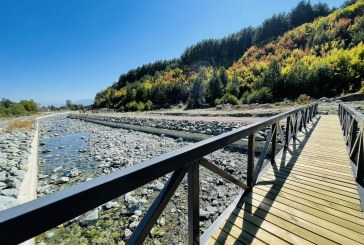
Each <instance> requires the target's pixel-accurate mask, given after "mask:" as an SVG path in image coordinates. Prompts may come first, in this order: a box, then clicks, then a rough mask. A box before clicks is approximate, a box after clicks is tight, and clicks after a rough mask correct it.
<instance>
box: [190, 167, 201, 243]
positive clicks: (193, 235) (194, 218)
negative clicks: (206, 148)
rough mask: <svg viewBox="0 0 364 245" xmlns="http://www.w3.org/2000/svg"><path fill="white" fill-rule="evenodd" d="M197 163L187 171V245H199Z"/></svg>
mask: <svg viewBox="0 0 364 245" xmlns="http://www.w3.org/2000/svg"><path fill="white" fill-rule="evenodd" d="M199 167H200V166H199V162H196V163H193V164H192V165H191V166H190V168H189V170H188V235H189V243H188V244H194V245H197V244H200V207H199V192H200V181H199Z"/></svg>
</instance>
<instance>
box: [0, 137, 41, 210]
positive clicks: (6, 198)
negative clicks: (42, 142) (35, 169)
mask: <svg viewBox="0 0 364 245" xmlns="http://www.w3.org/2000/svg"><path fill="white" fill-rule="evenodd" d="M33 137H34V130H30V131H22V130H12V131H9V132H7V131H2V132H0V211H1V210H4V209H7V208H10V207H13V206H16V205H18V204H19V201H18V195H19V189H20V184H21V182H22V181H23V179H24V175H25V173H26V171H27V170H28V158H29V156H30V153H31V142H32V140H33Z"/></svg>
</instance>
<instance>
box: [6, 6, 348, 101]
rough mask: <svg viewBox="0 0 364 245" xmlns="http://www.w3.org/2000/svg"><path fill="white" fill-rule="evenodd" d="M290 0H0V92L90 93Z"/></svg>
mask: <svg viewBox="0 0 364 245" xmlns="http://www.w3.org/2000/svg"><path fill="white" fill-rule="evenodd" d="M298 2H299V0H260V1H256V0H144V1H141V0H51V1H50V0H30V1H28V0H22V1H21V0H1V1H0V98H3V97H5V98H8V99H11V100H14V101H18V100H21V99H34V100H35V101H36V102H39V103H43V104H44V103H46V102H54V101H65V100H66V99H70V100H73V101H77V100H80V99H86V98H92V99H93V98H94V96H95V94H96V93H97V92H99V91H100V90H101V89H105V88H106V87H107V86H109V85H111V84H112V83H113V82H115V81H117V80H118V78H119V76H120V74H122V73H124V72H127V71H128V70H129V69H132V68H136V67H137V66H140V65H143V64H145V63H149V62H153V61H156V60H159V59H170V58H177V57H179V56H180V55H181V54H182V52H183V51H184V50H185V49H186V47H187V46H190V45H193V44H195V43H196V42H198V41H201V40H203V39H206V38H220V37H224V36H226V35H228V34H231V33H233V32H236V31H238V30H240V29H242V28H243V27H247V26H257V25H259V24H260V23H261V22H262V21H263V20H264V19H266V18H268V17H270V16H272V15H273V14H274V13H279V12H282V11H285V12H287V11H289V10H291V9H292V7H294V6H295V5H296V4H297V3H298ZM317 2H318V0H311V3H317ZM321 2H327V3H328V4H329V6H330V7H333V6H337V7H338V6H340V5H341V4H342V3H343V2H344V0H330V1H329V0H322V1H321Z"/></svg>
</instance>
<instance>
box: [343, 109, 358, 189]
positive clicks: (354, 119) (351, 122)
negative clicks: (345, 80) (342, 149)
mask: <svg viewBox="0 0 364 245" xmlns="http://www.w3.org/2000/svg"><path fill="white" fill-rule="evenodd" d="M338 115H339V118H340V123H341V126H342V130H343V134H344V140H345V143H346V145H347V146H348V152H349V158H350V160H351V161H353V163H354V165H355V166H356V171H355V178H356V181H357V182H359V183H363V179H364V115H363V114H362V113H360V112H359V111H357V110H355V109H353V108H350V107H349V106H347V105H345V104H344V103H341V102H340V103H339V110H338Z"/></svg>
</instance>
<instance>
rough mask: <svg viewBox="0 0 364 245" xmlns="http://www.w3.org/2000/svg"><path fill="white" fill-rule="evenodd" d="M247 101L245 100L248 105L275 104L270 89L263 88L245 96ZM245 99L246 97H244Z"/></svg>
mask: <svg viewBox="0 0 364 245" xmlns="http://www.w3.org/2000/svg"><path fill="white" fill-rule="evenodd" d="M245 96H246V99H244V100H245V101H244V102H246V103H249V104H251V103H271V102H273V95H272V92H271V91H270V89H269V88H267V87H262V88H259V89H257V90H253V91H252V92H251V93H249V94H248V93H246V94H245ZM243 98H244V97H243Z"/></svg>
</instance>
